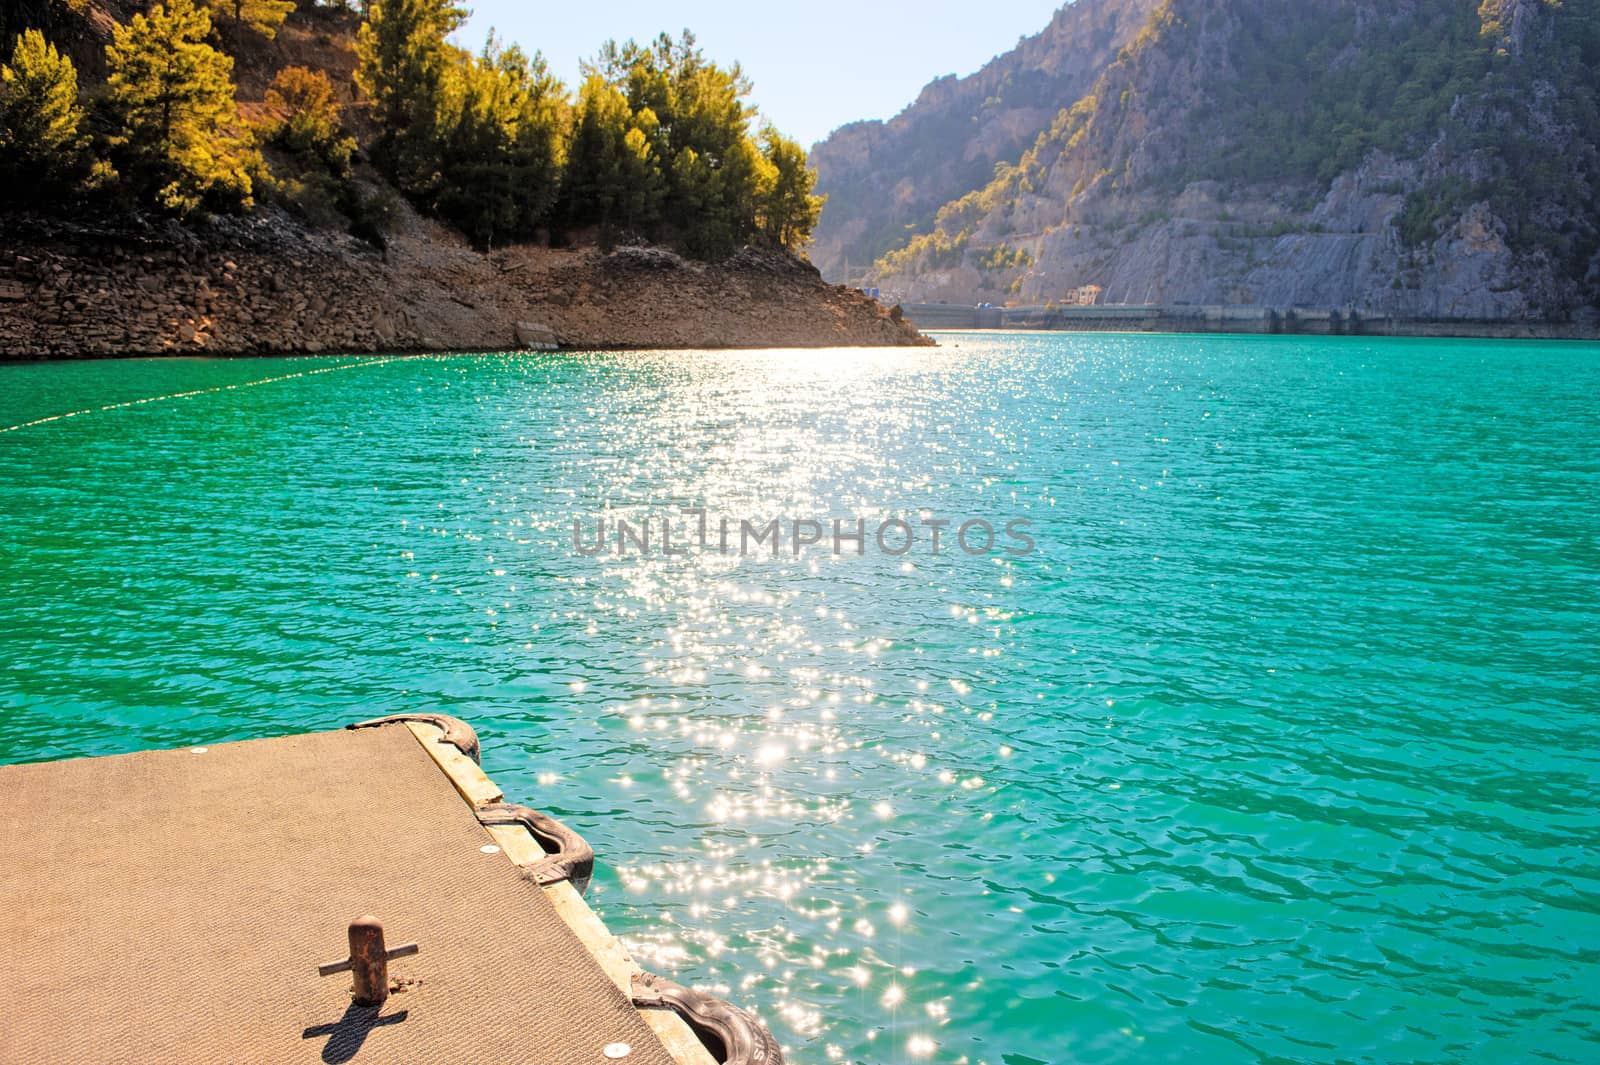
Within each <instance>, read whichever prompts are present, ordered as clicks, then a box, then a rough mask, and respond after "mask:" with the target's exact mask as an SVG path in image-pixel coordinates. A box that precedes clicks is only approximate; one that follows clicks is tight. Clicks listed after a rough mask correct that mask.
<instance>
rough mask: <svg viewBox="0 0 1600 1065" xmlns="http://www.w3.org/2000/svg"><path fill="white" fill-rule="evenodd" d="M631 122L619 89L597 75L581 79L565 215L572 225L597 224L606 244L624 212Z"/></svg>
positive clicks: (624, 99) (570, 152)
mask: <svg viewBox="0 0 1600 1065" xmlns="http://www.w3.org/2000/svg"><path fill="white" fill-rule="evenodd" d="M631 118H632V115H631V113H630V112H629V109H628V100H627V97H625V96H623V94H622V93H621V91H620V90H618V89H617V88H616V87H615V86H613V85H611V84H609V83H607V82H606V80H605V79H604V78H602V77H601V76H600V75H599V74H595V73H591V74H590V75H589V76H588V77H587V78H585V79H584V82H583V86H582V87H581V88H580V89H579V90H578V106H577V125H576V129H575V130H574V132H573V135H572V147H571V149H570V150H569V152H568V158H567V177H566V206H565V210H564V211H563V215H564V217H565V219H566V221H567V222H568V223H569V224H570V225H574V226H599V227H600V231H601V239H602V240H604V241H609V240H610V239H611V237H612V235H613V227H615V226H616V225H617V224H618V223H619V222H622V221H623V217H622V216H623V214H624V212H625V210H626V207H625V205H624V204H623V203H622V200H623V196H624V187H625V184H626V181H627V167H628V164H627V162H626V154H627V151H628V148H627V144H626V140H627V136H628V129H629V120H630V119H631Z"/></svg>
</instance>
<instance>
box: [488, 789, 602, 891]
mask: <svg viewBox="0 0 1600 1065" xmlns="http://www.w3.org/2000/svg"><path fill="white" fill-rule="evenodd" d="M473 813H475V814H477V815H478V823H479V824H481V825H521V826H522V827H523V828H525V829H527V830H528V831H529V832H530V833H531V834H532V835H533V838H534V839H536V840H538V841H539V845H540V846H541V847H543V848H544V849H545V857H543V858H542V859H540V860H539V861H537V862H534V863H533V864H532V865H527V866H523V870H524V872H526V874H527V875H528V876H529V877H530V878H531V879H533V880H535V881H537V882H538V883H539V884H555V883H559V882H560V881H562V880H570V881H572V886H573V887H575V888H577V889H578V894H580V895H581V894H583V893H584V892H585V891H587V890H588V889H589V880H590V879H591V878H592V877H593V876H594V848H593V847H590V846H589V844H588V842H587V841H585V840H584V838H583V837H582V836H580V835H578V834H577V833H576V832H574V831H573V830H572V829H570V828H568V827H567V826H566V825H564V824H562V823H561V822H560V821H557V820H556V819H555V818H553V817H551V816H550V815H549V814H546V813H540V812H539V811H538V810H535V809H533V808H532V807H528V806H518V805H517V804H516V803H510V802H491V803H486V804H485V805H483V806H479V807H478V808H477V809H475V810H473Z"/></svg>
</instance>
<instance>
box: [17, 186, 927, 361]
mask: <svg viewBox="0 0 1600 1065" xmlns="http://www.w3.org/2000/svg"><path fill="white" fill-rule="evenodd" d="M931 343H932V341H931V340H929V339H927V338H925V337H923V336H922V335H921V334H920V333H918V332H917V331H916V330H915V329H914V328H913V327H912V326H911V325H910V324H908V323H906V322H905V321H904V320H903V319H902V318H901V316H900V315H899V314H898V312H897V311H894V310H889V309H885V308H883V307H882V306H881V305H879V304H878V303H877V302H876V301H874V300H871V299H869V298H868V297H866V296H864V295H862V294H861V293H859V292H857V291H854V290H852V289H848V288H844V287H842V286H834V285H828V284H826V283H825V282H824V281H823V280H822V278H821V275H820V274H818V273H817V271H816V270H815V268H813V267H812V266H811V265H810V264H809V263H807V262H805V261H804V260H801V259H798V258H796V257H794V256H792V255H788V254H786V253H781V252H766V251H756V250H753V249H746V250H745V251H743V252H741V253H739V254H738V255H735V256H734V257H733V258H731V259H728V260H726V261H724V262H722V263H715V264H707V263H698V262H691V261H688V260H685V259H683V258H680V257H679V256H677V255H675V254H673V253H672V252H670V251H666V250H664V249H661V248H646V247H625V248H620V249H617V250H615V251H613V252H610V253H603V252H601V251H600V250H598V249H596V248H576V249H551V248H545V247H542V246H532V245H530V246H518V247H512V248H506V249H501V250H498V251H493V252H489V253H487V254H485V253H479V252H477V251H474V250H473V249H471V248H470V247H468V246H467V245H466V244H465V243H464V242H463V241H462V240H461V239H460V237H459V236H457V235H456V234H454V233H453V232H452V231H450V230H449V229H447V228H445V227H443V226H439V225H436V224H434V223H432V222H429V221H427V220H425V219H421V218H418V217H416V216H415V215H411V216H410V217H409V218H408V219H407V220H406V223H405V225H404V226H403V227H402V229H401V230H400V231H399V232H396V233H394V234H392V235H391V236H390V237H389V240H388V246H387V248H386V249H385V250H383V251H379V250H378V249H376V248H373V247H372V246H370V245H368V244H365V243H363V242H361V241H358V240H356V239H355V238H353V237H349V236H346V235H344V234H341V233H334V232H330V231H312V230H307V229H305V228H304V227H302V226H300V225H298V224H296V223H295V222H294V221H293V220H292V219H287V218H284V217H282V216H277V217H274V216H273V215H272V214H271V213H264V214H263V216H262V217H258V218H254V219H249V220H244V219H230V220H223V221H221V222H218V223H216V224H215V225H214V226H213V227H210V228H208V229H205V230H195V229H190V228H186V227H180V226H178V225H176V224H166V225H160V226H152V225H143V226H132V225H130V226H126V227H119V226H106V225H99V226H95V225H79V224H69V223H63V222H60V221H55V220H52V221H49V222H34V221H29V220H20V221H19V220H16V219H12V220H8V221H6V222H5V224H4V225H3V227H0V360H11V361H17V360H38V359H70V358H96V357H115V356H134V355H258V354H259V355H267V354H290V353H319V352H325V353H330V354H331V353H341V354H366V353H378V352H400V351H499V350H512V349H519V348H528V347H547V346H559V347H563V348H569V349H618V348H756V347H839V346H890V345H918V344H931Z"/></svg>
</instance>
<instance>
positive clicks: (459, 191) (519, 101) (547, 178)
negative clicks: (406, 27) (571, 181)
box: [437, 34, 568, 247]
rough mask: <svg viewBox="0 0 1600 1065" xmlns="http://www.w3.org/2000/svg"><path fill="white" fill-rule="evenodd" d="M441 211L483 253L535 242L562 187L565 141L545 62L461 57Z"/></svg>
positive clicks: (563, 112)
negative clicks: (504, 244) (509, 243)
mask: <svg viewBox="0 0 1600 1065" xmlns="http://www.w3.org/2000/svg"><path fill="white" fill-rule="evenodd" d="M444 98H445V106H444V108H443V116H442V118H441V122H440V126H441V137H442V139H441V143H440V147H439V157H440V165H439V189H438V198H437V207H438V210H439V212H440V213H441V214H443V215H444V216H445V217H446V218H448V219H450V220H451V221H452V222H454V223H455V224H456V225H458V226H460V227H461V229H463V230H464V231H465V232H466V233H467V234H468V235H469V236H471V237H472V238H473V239H474V241H476V242H477V243H478V244H479V245H480V246H482V247H487V246H489V245H491V244H493V243H495V242H497V241H505V240H511V239H516V238H519V237H527V236H530V235H532V233H533V231H534V229H535V227H536V226H538V225H539V224H541V223H543V222H545V221H546V220H547V219H548V215H549V212H550V209H551V207H552V205H553V204H554V203H555V200H556V194H557V191H558V189H559V186H560V177H561V165H562V162H563V147H564V143H565V141H566V137H567V125H568V117H567V104H566V98H565V93H564V91H563V88H562V85H561V83H560V82H559V81H558V80H556V79H555V78H554V77H552V76H551V75H550V72H549V69H548V68H547V67H546V65H545V62H544V58H543V57H542V56H540V55H538V54H537V53H536V54H535V55H534V56H533V57H532V58H531V59H530V58H528V56H527V55H525V54H524V53H523V51H522V50H521V49H520V48H516V47H512V48H502V47H501V46H500V44H499V42H498V41H496V40H495V38H494V36H493V34H491V35H490V37H489V40H488V42H487V43H486V44H485V45H484V49H483V53H482V54H481V55H480V56H479V57H477V58H476V59H474V58H473V57H471V56H466V55H463V56H462V57H461V60H460V62H459V63H458V64H457V65H456V67H455V69H454V70H453V71H452V72H451V76H450V77H449V78H448V79H447V80H446V82H445V90H444Z"/></svg>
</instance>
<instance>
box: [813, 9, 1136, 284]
mask: <svg viewBox="0 0 1600 1065" xmlns="http://www.w3.org/2000/svg"><path fill="white" fill-rule="evenodd" d="M1159 3H1160V0H1080V2H1078V3H1075V4H1070V5H1068V6H1066V7H1063V8H1062V9H1061V10H1060V11H1058V12H1056V15H1055V17H1054V18H1052V19H1051V20H1050V25H1049V26H1047V27H1045V29H1044V30H1043V31H1042V32H1040V33H1038V34H1036V35H1035V36H1032V37H1025V38H1023V39H1022V40H1021V41H1020V42H1018V44H1017V47H1016V48H1014V49H1012V50H1011V51H1010V52H1007V53H1006V54H1005V55H1003V56H1000V57H999V58H998V59H995V60H992V61H991V62H990V63H989V64H988V65H987V66H985V67H984V68H983V69H982V70H980V71H978V73H976V74H973V75H972V76H970V77H966V78H957V77H955V76H954V75H947V76H945V77H942V78H938V79H936V80H934V81H932V82H930V83H929V84H928V85H927V86H926V87H925V88H924V89H923V90H922V93H921V94H920V95H919V96H918V97H917V100H916V102H915V103H913V104H912V105H911V106H909V107H907V108H906V109H905V110H904V111H902V112H900V114H898V115H896V116H895V117H894V118H893V119H891V120H889V121H888V122H880V121H877V120H873V121H867V122H853V123H851V124H850V125H848V126H842V127H840V128H839V129H837V130H835V131H834V132H833V133H832V134H831V135H830V136H829V137H828V138H827V139H826V140H824V141H822V142H821V143H819V144H817V145H815V146H814V147H813V148H812V149H811V164H812V165H813V166H814V167H816V169H817V191H818V192H825V193H827V194H828V205H827V207H826V208H825V209H824V212H823V219H822V224H821V227H820V228H819V229H818V230H817V232H816V233H815V237H816V243H815V245H813V247H812V248H811V249H810V256H811V261H812V262H814V263H816V264H817V266H818V267H820V268H821V270H822V272H823V273H824V274H825V275H827V276H828V277H829V278H830V279H833V280H838V281H842V280H845V278H844V277H843V276H842V274H843V269H844V264H845V261H846V260H848V261H849V263H850V264H851V267H852V273H859V272H860V270H861V269H863V268H865V267H867V266H870V265H871V263H872V261H873V260H874V259H876V258H877V257H878V256H880V255H882V254H883V253H884V252H886V251H889V250H890V249H892V248H896V247H899V246H900V245H902V244H904V243H905V242H906V239H907V237H908V236H910V235H911V234H912V233H915V232H922V231H925V230H926V229H927V228H929V227H931V225H932V223H933V218H934V214H935V213H936V212H937V211H938V210H939V208H940V207H941V206H943V205H944V204H945V203H946V202H947V201H949V200H952V199H955V198H956V197H958V196H960V195H962V194H963V193H965V192H967V191H969V190H971V189H974V188H977V187H979V186H981V185H982V184H983V183H984V182H986V181H988V180H989V178H990V177H991V176H992V175H993V174H994V168H995V164H996V163H1000V162H1006V161H1011V160H1015V159H1016V158H1017V156H1019V155H1020V154H1022V151H1023V150H1024V149H1025V148H1027V147H1028V146H1029V145H1030V144H1032V143H1033V141H1034V138H1036V137H1037V136H1038V135H1039V131H1040V130H1042V129H1044V128H1046V127H1047V126H1049V125H1050V122H1051V120H1052V119H1053V118H1054V117H1055V115H1056V112H1057V111H1059V110H1060V109H1061V108H1062V107H1063V106H1064V105H1065V104H1070V103H1072V102H1073V101H1074V100H1076V99H1078V97H1080V96H1082V95H1083V94H1084V93H1085V92H1086V91H1087V90H1088V89H1089V87H1090V86H1091V85H1093V84H1094V80H1095V78H1097V77H1098V76H1099V75H1100V73H1101V71H1102V70H1104V69H1105V67H1106V65H1107V64H1108V63H1110V62H1111V61H1112V60H1113V59H1115V58H1116V55H1117V53H1118V52H1119V51H1121V50H1122V48H1123V47H1124V46H1126V45H1127V44H1128V42H1129V41H1131V40H1133V37H1134V35H1135V34H1137V33H1138V32H1139V29H1140V27H1142V26H1143V25H1144V23H1145V20H1146V19H1148V18H1149V16H1150V13H1151V12H1152V11H1153V10H1155V8H1156V7H1157V6H1158V5H1159ZM974 17H976V18H981V17H982V12H981V11H975V12H974Z"/></svg>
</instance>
